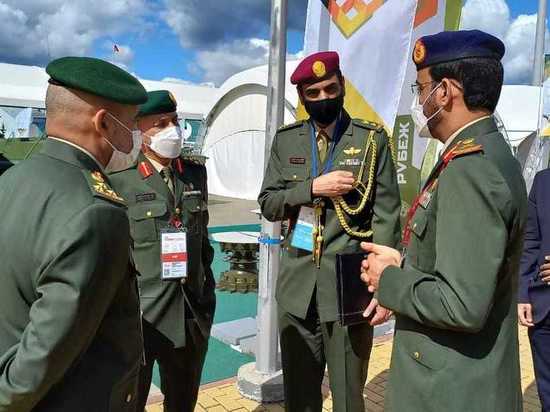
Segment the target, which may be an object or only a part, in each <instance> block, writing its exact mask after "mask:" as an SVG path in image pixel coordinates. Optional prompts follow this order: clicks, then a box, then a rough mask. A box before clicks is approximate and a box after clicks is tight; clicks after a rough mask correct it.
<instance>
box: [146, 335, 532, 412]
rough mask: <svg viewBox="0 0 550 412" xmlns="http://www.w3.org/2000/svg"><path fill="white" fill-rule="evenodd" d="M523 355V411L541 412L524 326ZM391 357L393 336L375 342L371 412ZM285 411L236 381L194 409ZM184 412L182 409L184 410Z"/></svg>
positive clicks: (218, 386)
mask: <svg viewBox="0 0 550 412" xmlns="http://www.w3.org/2000/svg"><path fill="white" fill-rule="evenodd" d="M520 355H521V372H522V378H521V385H522V389H523V394H524V396H523V404H524V412H540V404H539V400H538V395H537V389H536V386H535V382H534V373H533V363H532V360H531V351H530V349H529V341H528V339H527V334H526V332H525V329H524V328H520ZM390 357H391V339H387V338H386V339H378V340H376V341H375V344H374V347H373V350H372V354H371V359H370V365H369V376H368V378H367V386H366V387H365V399H366V405H367V411H368V412H378V411H383V410H384V391H385V387H386V381H387V377H388V367H389V364H390ZM327 383H328V382H325V386H324V393H325V396H326V398H325V401H324V409H325V410H326V411H331V410H332V399H331V397H330V393H329V389H328V386H327ZM151 401H152V402H153V403H151V404H150V405H149V406H148V407H147V412H162V409H163V408H162V404H161V403H160V402H158V398H157V399H156V400H155V399H151ZM205 411H206V412H228V411H231V412H251V411H253V412H263V411H273V412H276V411H279V412H283V411H284V408H283V406H282V404H270V405H265V404H264V405H260V404H258V403H256V402H253V401H251V400H248V399H244V398H243V397H242V396H241V395H240V394H239V392H238V391H237V389H236V387H235V380H234V379H233V380H229V381H224V382H216V383H214V384H211V385H206V386H204V387H202V388H201V391H200V394H199V401H198V405H197V408H196V409H195V412H205ZM182 412H183V411H182Z"/></svg>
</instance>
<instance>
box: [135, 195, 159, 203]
mask: <svg viewBox="0 0 550 412" xmlns="http://www.w3.org/2000/svg"><path fill="white" fill-rule="evenodd" d="M156 198H157V194H156V193H138V194H136V203H139V202H149V201H151V200H155V199H156Z"/></svg>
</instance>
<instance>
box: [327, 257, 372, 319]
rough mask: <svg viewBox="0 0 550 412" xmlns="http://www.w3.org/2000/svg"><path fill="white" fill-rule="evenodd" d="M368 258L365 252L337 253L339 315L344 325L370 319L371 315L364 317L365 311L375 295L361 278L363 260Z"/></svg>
mask: <svg viewBox="0 0 550 412" xmlns="http://www.w3.org/2000/svg"><path fill="white" fill-rule="evenodd" d="M366 258H367V253H365V252H354V253H337V254H336V293H337V295H338V316H339V318H340V325H342V326H349V325H354V324H357V323H363V322H368V321H369V320H370V317H369V318H365V317H363V312H364V311H365V309H366V308H367V306H369V303H370V301H371V300H372V297H373V296H374V294H373V293H371V292H369V289H368V286H367V284H366V283H365V282H363V281H362V280H361V262H362V260H363V259H366ZM371 316H372V315H371Z"/></svg>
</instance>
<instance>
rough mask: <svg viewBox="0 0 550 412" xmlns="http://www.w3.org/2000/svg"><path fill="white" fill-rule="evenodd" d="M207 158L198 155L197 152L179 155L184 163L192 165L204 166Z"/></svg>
mask: <svg viewBox="0 0 550 412" xmlns="http://www.w3.org/2000/svg"><path fill="white" fill-rule="evenodd" d="M207 159H208V158H207V157H206V156H203V155H199V154H189V153H187V154H183V155H181V160H182V161H183V162H184V163H187V164H192V165H199V166H204V165H205V164H206V160H207Z"/></svg>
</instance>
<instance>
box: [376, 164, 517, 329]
mask: <svg viewBox="0 0 550 412" xmlns="http://www.w3.org/2000/svg"><path fill="white" fill-rule="evenodd" d="M468 157H469V159H468V158H462V159H457V160H455V161H453V162H452V163H451V164H450V165H449V166H448V167H447V169H446V170H445V171H444V172H443V173H442V175H441V177H440V181H439V186H438V189H437V190H438V192H437V197H438V198H437V202H438V204H437V217H436V219H437V223H436V225H437V226H436V228H435V230H436V239H437V243H436V246H435V251H436V259H435V270H434V273H433V274H432V273H423V272H421V271H419V270H416V269H414V268H410V267H406V268H405V269H400V268H397V267H389V268H387V269H386V270H385V271H384V273H383V274H382V277H381V280H380V287H379V299H380V303H381V304H382V305H383V306H384V307H387V308H389V309H392V310H394V311H395V312H397V313H399V314H402V315H405V316H407V317H410V318H412V319H414V320H416V321H417V322H420V323H422V324H424V325H427V326H430V327H435V328H442V329H450V330H458V331H464V332H472V333H475V332H478V331H479V330H481V329H482V328H483V326H484V325H485V322H486V320H487V317H488V315H489V311H490V310H491V307H492V305H493V299H494V293H495V288H496V285H497V282H498V274H499V269H500V268H501V266H502V264H503V260H504V259H505V250H506V245H507V242H508V231H507V227H508V226H509V224H510V223H509V220H510V219H509V218H506V217H505V216H509V215H511V214H512V213H511V212H510V210H511V209H512V205H511V203H512V198H511V194H510V192H509V189H508V186H507V185H506V183H505V182H504V180H503V178H502V177H501V176H500V174H499V173H498V171H496V170H495V169H494V168H493V167H492V166H488V162H487V161H485V160H484V159H483V158H482V157H481V156H477V155H471V156H468Z"/></svg>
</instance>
